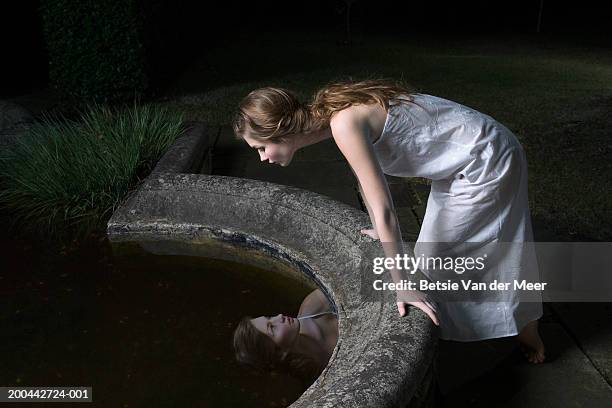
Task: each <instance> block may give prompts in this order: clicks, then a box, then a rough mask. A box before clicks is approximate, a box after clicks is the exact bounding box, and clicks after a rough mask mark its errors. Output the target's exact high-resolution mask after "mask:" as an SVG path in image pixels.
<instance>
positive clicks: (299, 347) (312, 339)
mask: <svg viewBox="0 0 612 408" xmlns="http://www.w3.org/2000/svg"><path fill="white" fill-rule="evenodd" d="M325 344H326V341H325V337H324V335H323V331H322V330H321V328H320V327H319V325H318V324H317V323H315V322H314V321H313V320H312V319H304V320H300V331H299V333H298V336H297V339H296V342H295V344H294V345H293V347H292V349H293V350H294V351H296V352H299V353H302V354H306V355H309V356H312V357H313V358H315V359H317V360H320V361H324V360H325V359H326V358H327V357H329V356H328V355H327V354H328V352H327V347H326V346H325ZM325 361H326V360H325Z"/></svg>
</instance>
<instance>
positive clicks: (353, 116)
mask: <svg viewBox="0 0 612 408" xmlns="http://www.w3.org/2000/svg"><path fill="white" fill-rule="evenodd" d="M366 119H367V118H366V117H365V116H364V115H363V114H360V113H357V112H356V111H354V110H352V109H350V108H349V109H345V110H343V111H340V112H338V113H337V114H336V115H335V116H334V117H333V118H332V121H331V123H330V126H331V130H332V137H333V138H334V141H335V142H336V145H337V146H338V148H339V149H340V151H341V152H342V154H343V155H344V157H345V158H346V160H347V161H348V162H349V165H350V166H351V168H352V169H353V172H354V173H355V175H356V176H357V179H358V181H359V185H360V186H361V188H362V195H363V197H364V201H365V202H367V203H368V205H367V206H368V212H369V213H370V218H371V219H372V223H373V224H374V225H375V227H374V228H375V229H376V232H377V233H378V236H379V238H380V242H381V243H382V245H383V250H384V252H385V256H386V257H388V258H395V257H396V255H398V254H399V255H400V256H403V254H404V246H403V241H402V234H401V231H400V227H399V222H398V220H397V215H396V213H395V209H394V207H393V200H392V198H391V193H390V191H389V186H388V185H387V180H386V178H385V175H384V173H383V171H382V169H381V167H380V164H379V162H378V159H377V158H376V154H375V153H374V148H373V146H372V143H371V142H370V138H369V136H368V134H369V133H368V132H369V128H368V124H367V121H366ZM390 273H391V277H392V279H393V281H394V282H396V283H398V282H400V281H401V280H402V278H403V276H402V273H401V271H399V270H397V269H396V268H391V269H390ZM412 292H413V293H408V292H406V291H398V292H397V295H398V302H397V306H398V310H399V312H400V315H402V316H403V315H404V314H405V313H406V311H405V305H404V304H406V303H407V304H412V305H414V306H416V307H418V308H419V309H421V310H423V311H424V312H425V313H427V314H428V315H429V317H430V318H431V319H432V320H433V321H434V323H436V324H438V319H437V317H436V315H435V312H434V309H433V307H431V306H430V304H429V303H428V302H427V301H426V299H425V297H424V294H422V293H421V292H418V291H412Z"/></svg>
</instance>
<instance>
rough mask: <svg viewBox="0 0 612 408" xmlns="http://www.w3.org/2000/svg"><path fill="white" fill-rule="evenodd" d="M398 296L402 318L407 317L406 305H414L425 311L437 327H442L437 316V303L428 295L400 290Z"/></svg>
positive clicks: (397, 292) (416, 291)
mask: <svg viewBox="0 0 612 408" xmlns="http://www.w3.org/2000/svg"><path fill="white" fill-rule="evenodd" d="M396 294H397V310H398V312H399V314H400V316H401V317H404V316H405V315H406V305H412V306H414V307H417V308H419V309H421V310H422V311H424V312H425V313H426V314H427V316H429V318H430V319H431V321H432V322H434V324H435V325H436V326H439V325H440V322H439V321H438V316H437V315H436V312H437V310H436V306H435V303H434V302H433V301H432V300H431V299H430V298H429V296H427V294H425V293H423V292H420V291H418V290H398V291H396Z"/></svg>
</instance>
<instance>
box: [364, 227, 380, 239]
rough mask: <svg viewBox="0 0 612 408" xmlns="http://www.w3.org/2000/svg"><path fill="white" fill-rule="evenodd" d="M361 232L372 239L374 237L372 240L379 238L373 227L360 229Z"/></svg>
mask: <svg viewBox="0 0 612 408" xmlns="http://www.w3.org/2000/svg"><path fill="white" fill-rule="evenodd" d="M361 233H362V234H363V235H367V236H368V237H370V238H372V239H374V240H378V239H380V238H379V237H378V233H377V232H376V230H375V229H362V230H361Z"/></svg>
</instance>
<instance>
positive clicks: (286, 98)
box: [232, 79, 412, 140]
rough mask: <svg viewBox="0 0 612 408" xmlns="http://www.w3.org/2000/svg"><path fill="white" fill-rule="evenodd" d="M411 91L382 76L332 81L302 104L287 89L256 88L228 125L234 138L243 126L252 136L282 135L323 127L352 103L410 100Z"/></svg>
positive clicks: (269, 138)
mask: <svg viewBox="0 0 612 408" xmlns="http://www.w3.org/2000/svg"><path fill="white" fill-rule="evenodd" d="M411 92H412V91H411V89H410V88H409V87H408V86H407V85H403V84H401V83H399V82H395V81H391V80H384V79H370V80H365V81H358V82H356V81H345V82H335V83H330V84H328V85H326V86H325V87H323V88H322V89H320V90H319V91H317V92H316V93H315V95H314V96H313V97H312V100H311V101H310V103H308V104H303V103H301V102H300V101H299V99H298V98H297V96H296V95H295V94H294V93H293V92H291V91H289V90H287V89H283V88H274V87H265V88H259V89H256V90H254V91H252V92H251V93H249V94H248V95H247V96H246V97H245V98H244V99H243V100H242V101H241V102H240V104H239V106H238V112H237V114H236V116H235V118H234V121H233V124H232V125H233V128H234V133H235V135H236V137H237V138H238V139H241V138H242V137H243V136H244V133H245V131H246V130H247V129H248V130H249V136H251V137H252V138H254V139H256V140H271V139H276V138H282V137H283V136H285V135H290V134H294V133H300V132H305V133H307V132H312V131H316V130H321V129H324V128H326V127H328V126H329V122H330V120H331V118H332V116H333V115H334V114H335V113H336V112H339V111H341V110H343V109H346V108H348V107H350V106H352V105H360V104H372V103H377V104H379V105H381V106H382V107H383V108H385V110H387V109H388V108H389V101H391V100H397V99H399V98H400V96H401V97H404V98H405V99H407V100H411V98H410V94H411Z"/></svg>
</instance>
